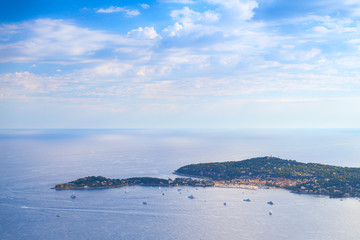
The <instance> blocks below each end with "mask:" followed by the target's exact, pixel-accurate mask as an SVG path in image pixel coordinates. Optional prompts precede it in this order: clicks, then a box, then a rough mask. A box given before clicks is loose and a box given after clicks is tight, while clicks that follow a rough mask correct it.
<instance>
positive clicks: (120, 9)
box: [96, 6, 140, 16]
mask: <svg viewBox="0 0 360 240" xmlns="http://www.w3.org/2000/svg"><path fill="white" fill-rule="evenodd" d="M96 12H97V13H116V12H125V13H126V14H127V15H128V16H137V15H139V14H140V12H139V11H138V10H136V9H135V10H129V9H126V8H123V7H115V6H110V7H108V8H105V9H104V8H100V9H98V10H97V11H96Z"/></svg>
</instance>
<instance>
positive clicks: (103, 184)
mask: <svg viewBox="0 0 360 240" xmlns="http://www.w3.org/2000/svg"><path fill="white" fill-rule="evenodd" d="M174 173H175V174H177V175H183V176H184V175H185V176H189V177H195V178H199V179H193V178H176V179H175V180H171V179H159V178H151V177H138V178H127V179H109V178H105V177H102V176H98V177H94V176H92V177H85V178H79V179H77V180H75V181H72V182H68V183H63V184H57V185H56V186H55V187H54V189H56V190H65V189H96V188H112V187H124V186H134V185H141V186H163V187H174V186H196V187H217V186H219V187H239V186H240V187H246V188H254V187H263V188H269V187H277V188H284V189H288V190H290V191H292V192H294V193H305V194H318V195H327V196H330V197H360V168H348V167H338V166H331V165H324V164H318V163H301V162H297V161H294V160H284V159H280V158H275V157H259V158H252V159H247V160H243V161H234V162H215V163H199V164H191V165H186V166H183V167H181V168H179V169H177V170H176V171H175V172H174ZM200 179H207V180H200Z"/></svg>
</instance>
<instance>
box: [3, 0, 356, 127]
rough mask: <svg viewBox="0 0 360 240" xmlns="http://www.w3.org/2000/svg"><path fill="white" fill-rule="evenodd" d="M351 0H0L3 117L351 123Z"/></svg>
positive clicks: (36, 122) (49, 123) (105, 123)
mask: <svg viewBox="0 0 360 240" xmlns="http://www.w3.org/2000/svg"><path fill="white" fill-rule="evenodd" d="M359 17H360V2H358V1H356V0H344V1H342V2H339V1H335V0H326V1H325V0H317V1H310V0H304V1H292V0H201V1H195V0H158V1H120V0H118V1H115V0H114V1H105V0H102V1H99V0H98V1H95V0H87V1H85V0H52V1H47V0H33V1H19V0H13V1H1V2H0V111H1V116H2V117H1V118H0V128H128V127H129V128H151V127H154V128H163V127H164V128H171V127H179V128H199V127H201V128H203V127H204V128H256V127H260V128H282V127H286V128H313V127H314V128H319V127H320V128H323V127H324V128H358V127H360V111H359V110H358V108H359V106H360V54H359V53H360V18H359Z"/></svg>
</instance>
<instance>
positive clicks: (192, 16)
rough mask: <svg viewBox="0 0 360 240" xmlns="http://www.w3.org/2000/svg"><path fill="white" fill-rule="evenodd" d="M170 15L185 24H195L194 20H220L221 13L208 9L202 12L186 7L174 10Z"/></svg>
mask: <svg viewBox="0 0 360 240" xmlns="http://www.w3.org/2000/svg"><path fill="white" fill-rule="evenodd" d="M170 16H171V17H172V18H173V19H176V20H178V21H181V22H182V23H184V24H193V23H194V22H203V23H212V22H216V21H218V20H219V14H218V13H216V12H213V11H210V10H208V11H205V12H203V13H200V12H195V11H193V10H191V9H190V8H189V7H184V8H183V9H181V10H173V11H171V13H170Z"/></svg>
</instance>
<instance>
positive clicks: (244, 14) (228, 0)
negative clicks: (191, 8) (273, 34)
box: [205, 0, 259, 20]
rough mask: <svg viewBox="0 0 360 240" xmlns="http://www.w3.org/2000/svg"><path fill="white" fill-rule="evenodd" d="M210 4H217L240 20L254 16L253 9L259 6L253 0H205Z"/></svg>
mask: <svg viewBox="0 0 360 240" xmlns="http://www.w3.org/2000/svg"><path fill="white" fill-rule="evenodd" d="M205 1H206V2H208V3H210V4H216V5H219V6H221V7H223V8H225V9H227V11H229V12H231V13H232V14H235V16H236V17H237V18H238V19H240V20H250V19H252V17H253V16H254V9H255V8H258V7H259V4H258V3H257V1H255V0H205Z"/></svg>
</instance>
